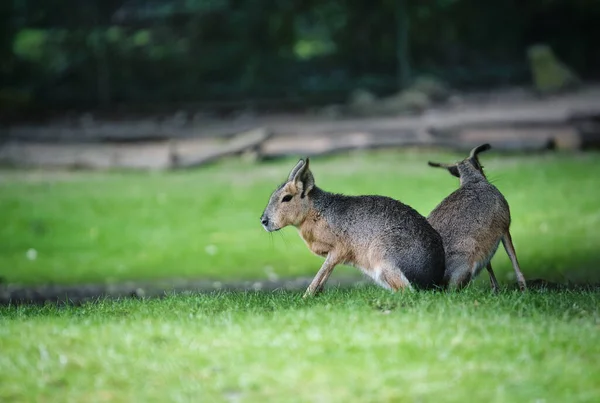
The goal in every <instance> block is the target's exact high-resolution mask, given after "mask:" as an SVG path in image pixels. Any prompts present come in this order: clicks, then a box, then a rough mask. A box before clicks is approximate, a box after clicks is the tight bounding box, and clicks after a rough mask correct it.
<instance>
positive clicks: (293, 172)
mask: <svg viewBox="0 0 600 403" xmlns="http://www.w3.org/2000/svg"><path fill="white" fill-rule="evenodd" d="M304 164H305V162H304V160H303V159H300V161H298V163H297V164H296V166H294V168H292V170H291V171H290V174H289V175H288V182H292V181H293V180H294V178H295V177H296V174H297V173H298V171H299V170H300V169H301V168H302V167H303V166H304Z"/></svg>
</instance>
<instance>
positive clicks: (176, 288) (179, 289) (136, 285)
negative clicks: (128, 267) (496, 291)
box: [0, 277, 600, 306]
mask: <svg viewBox="0 0 600 403" xmlns="http://www.w3.org/2000/svg"><path fill="white" fill-rule="evenodd" d="M311 280H312V279H311V278H309V277H302V278H294V279H282V280H275V281H272V280H261V281H229V282H221V281H208V280H187V279H178V280H168V281H138V282H134V281H131V282H126V283H118V284H81V285H70V286H61V285H40V286H16V285H8V286H6V285H5V286H3V285H0V305H4V306H7V305H11V306H12V305H44V304H58V305H64V304H67V305H81V304H83V303H86V302H90V301H95V300H99V299H123V298H134V299H136V298H163V297H165V296H169V295H174V294H194V293H214V292H219V291H227V292H248V291H250V292H275V291H280V290H284V291H292V292H298V294H299V296H300V295H301V293H302V292H303V291H304V290H305V289H306V287H308V284H309V283H310V281H311ZM369 284H372V283H371V282H370V281H369V280H367V279H363V280H357V279H356V278H338V279H336V280H333V281H330V282H329V283H328V285H327V286H326V288H328V289H331V288H340V289H349V288H354V287H359V286H365V285H369ZM527 285H528V290H530V291H535V290H537V291H566V290H571V291H600V283H589V284H584V283H555V282H551V281H547V280H543V279H531V280H528V282H527ZM503 289H504V290H509V291H510V290H517V289H518V285H517V284H516V283H511V284H508V285H505V286H504V287H503Z"/></svg>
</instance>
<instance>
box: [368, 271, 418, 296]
mask: <svg viewBox="0 0 600 403" xmlns="http://www.w3.org/2000/svg"><path fill="white" fill-rule="evenodd" d="M375 281H376V282H377V283H378V284H379V285H381V286H382V287H384V288H388V289H390V290H393V291H398V290H405V289H406V290H412V286H411V284H410V282H409V281H408V279H407V278H406V276H404V274H403V273H402V271H400V269H398V268H395V267H392V266H383V267H381V268H380V271H379V273H377V274H376V277H375Z"/></svg>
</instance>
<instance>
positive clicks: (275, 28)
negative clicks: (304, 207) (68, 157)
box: [0, 0, 600, 114]
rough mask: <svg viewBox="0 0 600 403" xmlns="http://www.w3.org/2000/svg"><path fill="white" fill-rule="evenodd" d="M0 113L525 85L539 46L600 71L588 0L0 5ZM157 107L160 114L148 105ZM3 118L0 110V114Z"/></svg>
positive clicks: (309, 102) (598, 6)
mask: <svg viewBox="0 0 600 403" xmlns="http://www.w3.org/2000/svg"><path fill="white" fill-rule="evenodd" d="M0 7H1V10H0V19H1V21H0V26H1V27H2V34H1V41H0V60H1V61H2V62H1V70H0V72H1V76H0V77H1V78H0V80H1V81H0V91H1V92H0V96H1V99H2V106H3V109H5V108H15V107H16V106H17V105H18V106H20V107H28V108H34V109H37V110H38V112H41V111H48V109H52V110H56V109H58V110H60V109H62V108H74V109H85V108H108V109H111V108H112V109H114V108H117V107H126V108H132V109H134V108H151V109H156V108H164V107H173V106H175V105H179V106H181V105H188V106H189V104H190V103H193V104H194V106H196V107H198V106H202V107H205V108H208V109H212V110H214V109H217V110H224V111H230V110H232V109H238V108H246V107H250V108H256V109H268V110H281V109H284V110H290V109H304V108H308V107H314V106H316V105H327V104H331V103H339V102H344V101H346V100H347V99H348V96H349V94H351V93H352V91H353V90H356V89H357V88H364V89H365V90H368V91H370V92H372V93H374V94H375V95H378V96H384V95H389V94H392V93H395V92H397V91H398V90H400V89H402V88H405V87H407V86H409V85H410V83H411V82H412V80H413V79H415V78H416V77H418V76H420V75H424V74H427V75H433V76H435V77H437V78H439V79H440V80H442V81H444V82H446V83H448V84H449V85H451V86H452V87H455V88H461V89H463V90H466V89H482V88H489V87H502V86H510V85H526V84H528V83H530V81H531V69H530V66H529V62H528V59H527V50H528V48H529V47H530V46H532V45H535V44H540V43H543V44H546V45H548V46H549V47H550V48H551V49H552V50H553V51H554V52H555V53H556V54H557V55H559V56H560V59H561V60H563V61H564V62H565V63H566V64H567V65H569V66H570V67H571V68H572V69H573V70H574V71H576V72H577V73H578V74H579V75H580V77H582V78H584V79H587V80H594V79H598V76H599V67H600V52H598V45H597V43H596V38H598V37H600V27H599V25H598V24H597V21H598V18H599V17H600V3H598V2H597V1H592V0H572V1H570V0H532V1H528V2H519V1H503V0H490V1H488V2H486V3H485V5H483V4H482V3H481V2H479V1H476V0H426V1H418V2H417V1H407V0H400V1H380V2H370V1H365V0H363V1H340V0H334V1H289V0H248V1H236V0H149V1H143V0H129V1H124V0H106V1H105V0H85V1H78V0H77V1H76V0H7V1H3V2H2V5H1V6H0ZM158 110H160V111H164V110H163V109H158ZM3 114H6V111H5V112H4V113H3Z"/></svg>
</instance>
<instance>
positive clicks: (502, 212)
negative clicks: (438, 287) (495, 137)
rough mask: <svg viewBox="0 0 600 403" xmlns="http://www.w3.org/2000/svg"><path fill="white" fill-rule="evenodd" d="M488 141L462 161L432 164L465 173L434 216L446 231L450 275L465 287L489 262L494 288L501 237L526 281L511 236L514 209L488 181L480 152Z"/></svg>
mask: <svg viewBox="0 0 600 403" xmlns="http://www.w3.org/2000/svg"><path fill="white" fill-rule="evenodd" d="M489 148H490V147H489V145H487V144H485V145H483V146H479V147H476V148H474V149H473V150H472V151H471V155H470V156H469V157H468V158H466V159H464V160H463V161H461V162H459V163H457V164H439V163H431V162H430V163H429V165H431V166H434V167H443V168H446V169H448V171H449V172H450V173H451V174H452V175H454V176H457V177H459V178H460V187H459V188H458V189H457V190H456V191H454V192H453V193H452V194H450V195H449V196H448V197H446V198H445V199H444V200H443V201H442V202H441V203H440V204H439V205H438V206H437V207H436V208H435V209H434V210H433V211H432V212H431V214H430V215H429V217H428V221H429V222H430V223H431V225H432V226H433V227H434V228H435V229H436V230H437V231H438V232H439V233H440V235H441V236H442V239H443V240H444V249H445V252H446V273H445V276H444V277H445V280H446V281H447V282H448V284H449V285H450V286H452V287H456V288H462V287H464V286H465V285H467V284H468V283H469V282H470V281H471V280H472V279H474V278H475V277H476V276H477V275H478V274H479V273H480V272H481V270H482V269H483V268H484V267H486V268H487V271H488V273H489V276H490V283H491V286H492V289H493V290H494V291H497V290H498V281H497V280H496V276H495V275H494V271H493V269H492V265H491V263H490V261H491V259H492V257H493V256H494V254H495V253H496V250H497V248H498V245H499V243H500V242H502V243H503V245H504V248H505V249H506V252H507V253H508V255H509V257H510V258H511V262H512V264H513V268H514V270H515V273H516V276H517V280H518V283H519V286H520V288H521V289H522V290H525V288H526V283H525V278H524V277H523V274H522V273H521V269H520V267H519V263H518V261H517V257H516V253H515V252H514V247H513V245H512V240H511V237H510V231H509V229H510V222H511V218H510V208H509V206H508V203H507V201H506V199H505V198H504V196H503V195H502V194H501V193H500V191H498V189H497V188H496V187H495V186H493V185H492V184H491V183H489V182H488V181H487V178H486V176H485V174H484V172H483V166H482V165H481V164H480V162H479V159H478V156H477V154H478V153H479V152H481V151H485V150H487V149H489Z"/></svg>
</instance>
